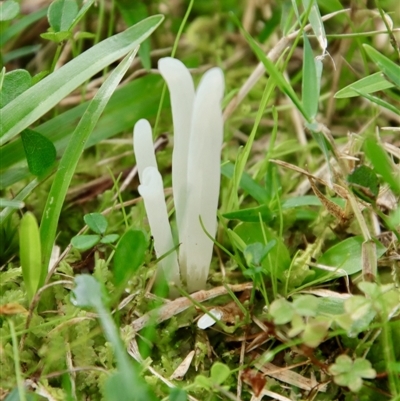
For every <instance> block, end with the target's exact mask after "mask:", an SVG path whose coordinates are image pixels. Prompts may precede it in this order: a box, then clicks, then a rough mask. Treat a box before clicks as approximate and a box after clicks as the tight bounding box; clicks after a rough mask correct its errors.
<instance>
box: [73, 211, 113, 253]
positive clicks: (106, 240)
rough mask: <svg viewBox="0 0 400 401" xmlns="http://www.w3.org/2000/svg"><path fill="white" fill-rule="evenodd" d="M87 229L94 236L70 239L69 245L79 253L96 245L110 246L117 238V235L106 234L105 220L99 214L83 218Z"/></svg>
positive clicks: (77, 236) (78, 236) (85, 235)
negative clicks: (92, 232)
mask: <svg viewBox="0 0 400 401" xmlns="http://www.w3.org/2000/svg"><path fill="white" fill-rule="evenodd" d="M83 220H85V223H86V224H87V225H88V227H89V228H90V229H91V230H92V231H94V232H95V233H96V234H90V235H87V234H84V235H76V236H75V237H73V238H72V239H71V244H72V245H73V246H74V247H75V248H76V249H78V250H80V251H87V250H88V249H90V248H93V247H94V246H95V245H97V244H98V243H101V244H112V243H113V242H115V241H117V240H118V238H119V235H118V234H107V235H106V230H107V227H108V222H107V219H106V218H105V217H104V216H103V215H102V214H100V213H89V214H86V215H85V216H84V217H83Z"/></svg>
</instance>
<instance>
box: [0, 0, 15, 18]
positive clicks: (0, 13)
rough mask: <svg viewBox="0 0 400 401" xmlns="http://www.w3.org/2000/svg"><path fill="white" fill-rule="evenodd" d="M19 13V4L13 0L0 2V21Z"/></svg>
mask: <svg viewBox="0 0 400 401" xmlns="http://www.w3.org/2000/svg"><path fill="white" fill-rule="evenodd" d="M18 13H19V4H18V2H16V1H14V0H7V1H3V2H1V3H0V21H9V20H12V19H13V18H15V17H16V16H17V15H18Z"/></svg>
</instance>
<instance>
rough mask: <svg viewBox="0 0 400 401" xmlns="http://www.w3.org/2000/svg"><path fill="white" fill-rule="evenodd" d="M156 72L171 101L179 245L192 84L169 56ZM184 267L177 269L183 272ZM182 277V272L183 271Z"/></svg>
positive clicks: (174, 184) (181, 236)
mask: <svg viewBox="0 0 400 401" xmlns="http://www.w3.org/2000/svg"><path fill="white" fill-rule="evenodd" d="M158 69H159V71H160V73H161V75H162V77H163V78H164V79H165V81H166V83H167V85H168V89H169V93H170V98H171V106H172V119H173V123H174V150H173V153H172V189H173V193H174V204H175V214H176V222H177V227H178V233H179V242H180V243H182V242H183V241H184V240H185V238H184V237H183V224H184V221H185V214H186V200H187V185H188V184H187V168H188V154H189V142H190V126H191V120H192V112H193V103H194V96H195V92H194V84H193V79H192V76H191V75H190V72H189V70H188V69H187V68H186V67H185V65H184V64H183V63H182V62H181V61H179V60H177V59H175V58H171V57H165V58H162V59H160V60H159V62H158ZM184 268H185V264H184V265H183V266H181V269H183V270H184ZM183 274H185V272H184V271H183Z"/></svg>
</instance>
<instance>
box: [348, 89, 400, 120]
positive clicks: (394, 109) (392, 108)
mask: <svg viewBox="0 0 400 401" xmlns="http://www.w3.org/2000/svg"><path fill="white" fill-rule="evenodd" d="M353 90H354V91H356V92H358V91H357V90H356V89H354V88H353ZM359 94H360V95H361V96H362V97H364V98H365V99H368V100H369V101H370V102H372V103H376V104H377V105H378V106H381V107H383V108H384V109H387V110H390V111H391V112H393V113H394V114H397V115H399V116H400V110H399V108H398V107H396V106H394V105H393V104H391V103H389V102H387V101H386V100H383V99H381V98H379V97H377V96H373V95H369V94H368V93H359Z"/></svg>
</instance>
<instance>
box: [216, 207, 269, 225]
mask: <svg viewBox="0 0 400 401" xmlns="http://www.w3.org/2000/svg"><path fill="white" fill-rule="evenodd" d="M222 216H223V217H225V218H226V219H229V220H240V221H251V222H257V221H260V216H261V220H262V221H264V222H266V223H269V222H270V221H271V220H272V219H273V217H274V216H273V214H272V212H271V210H270V209H269V207H268V206H267V205H261V206H257V207H252V208H249V209H242V210H237V211H234V212H229V213H224V214H223V215H222Z"/></svg>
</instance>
